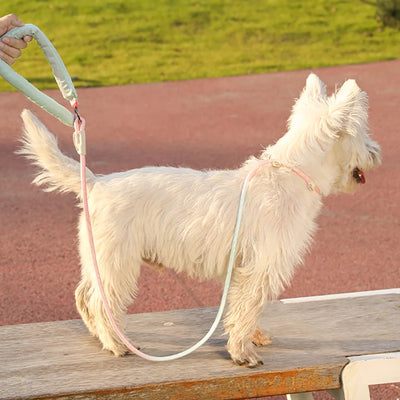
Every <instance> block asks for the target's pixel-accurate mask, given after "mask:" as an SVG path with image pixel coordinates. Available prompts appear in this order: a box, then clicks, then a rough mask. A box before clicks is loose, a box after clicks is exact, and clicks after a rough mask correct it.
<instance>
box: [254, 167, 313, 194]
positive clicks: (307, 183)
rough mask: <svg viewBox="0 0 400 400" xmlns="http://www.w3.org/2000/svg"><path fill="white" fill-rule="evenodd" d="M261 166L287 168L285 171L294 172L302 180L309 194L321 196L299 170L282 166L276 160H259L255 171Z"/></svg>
mask: <svg viewBox="0 0 400 400" xmlns="http://www.w3.org/2000/svg"><path fill="white" fill-rule="evenodd" d="M263 165H271V166H272V167H273V168H287V169H289V170H291V171H292V172H294V173H295V174H296V175H297V176H299V177H300V178H301V179H303V181H304V182H305V183H306V187H307V189H308V190H310V191H311V192H315V193H317V194H321V191H320V190H319V187H318V186H317V185H316V184H315V183H314V182H313V180H312V179H311V178H310V177H309V176H308V175H307V174H305V173H304V172H303V171H302V170H301V169H299V168H297V167H289V166H287V165H283V164H282V163H280V162H279V161H277V160H261V161H260V164H259V165H258V167H257V168H256V169H258V168H260V167H262V166H263ZM254 172H255V171H254Z"/></svg>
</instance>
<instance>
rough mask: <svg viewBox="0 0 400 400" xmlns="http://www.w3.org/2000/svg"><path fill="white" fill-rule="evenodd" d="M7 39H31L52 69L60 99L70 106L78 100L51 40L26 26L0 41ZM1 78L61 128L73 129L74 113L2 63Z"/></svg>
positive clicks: (13, 31) (15, 29)
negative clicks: (60, 123)
mask: <svg viewBox="0 0 400 400" xmlns="http://www.w3.org/2000/svg"><path fill="white" fill-rule="evenodd" d="M6 36H9V37H12V38H15V39H22V38H23V37H24V36H32V37H33V38H34V39H36V41H37V43H38V44H39V46H40V48H41V49H42V51H43V53H44V55H45V56H46V58H47V60H48V61H49V63H50V65H51V68H52V69H53V74H54V78H55V80H56V82H57V84H58V87H59V88H60V91H61V93H62V95H63V97H64V98H65V99H66V100H68V101H69V102H71V104H73V102H74V101H76V99H77V98H78V96H77V94H76V91H75V87H74V85H73V83H72V80H71V77H70V76H69V74H68V71H67V69H66V68H65V65H64V63H63V61H62V59H61V57H60V56H59V55H58V53H57V50H56V49H55V48H54V46H53V45H52V43H51V42H50V40H49V39H48V38H47V37H46V35H45V34H44V33H43V32H42V31H41V30H40V29H39V28H38V27H37V26H35V25H32V24H26V25H24V26H21V27H19V28H14V29H12V30H11V31H9V32H7V33H6V34H5V35H3V36H2V37H0V41H1V40H2V39H3V38H4V37H6ZM0 75H1V76H2V77H3V78H4V79H5V80H6V81H8V82H9V83H10V84H11V85H12V86H14V87H15V88H16V89H18V90H19V91H20V92H22V93H23V94H24V95H25V96H26V97H28V98H29V99H30V100H31V101H33V102H34V103H36V104H37V105H39V106H40V107H42V108H43V109H45V110H46V111H47V112H49V113H50V114H52V115H54V116H55V117H56V118H58V119H59V120H60V121H61V122H62V123H63V124H65V125H67V126H71V127H73V126H74V120H75V115H74V114H73V113H71V112H70V111H69V110H67V109H66V108H65V107H63V106H62V105H60V104H59V103H57V102H56V101H55V100H54V99H52V98H51V97H49V96H47V95H46V94H44V93H42V92H41V91H40V90H38V89H37V88H36V87H35V86H33V85H32V84H31V83H30V82H28V81H27V80H26V79H25V78H23V77H22V76H21V75H19V74H18V73H16V72H15V71H14V70H13V69H12V68H11V67H10V66H9V65H8V64H7V63H6V62H5V61H3V60H1V59H0Z"/></svg>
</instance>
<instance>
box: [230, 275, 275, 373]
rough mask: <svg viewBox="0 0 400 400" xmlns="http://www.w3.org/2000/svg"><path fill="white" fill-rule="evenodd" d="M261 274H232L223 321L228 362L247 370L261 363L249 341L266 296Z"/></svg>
mask: <svg viewBox="0 0 400 400" xmlns="http://www.w3.org/2000/svg"><path fill="white" fill-rule="evenodd" d="M263 275H264V274H256V273H255V274H248V273H243V272H242V271H238V270H236V271H235V274H234V276H233V279H232V286H231V289H230V290H229V309H228V313H227V315H226V317H225V320H224V325H225V331H226V333H227V334H228V335H229V339H228V345H227V348H228V351H229V353H230V355H231V357H232V360H233V361H234V362H235V363H237V364H239V365H243V364H246V365H247V366H248V367H250V368H252V367H256V366H257V365H259V364H262V361H261V359H260V358H259V357H258V355H257V352H256V350H255V346H254V344H253V340H252V339H253V334H254V332H255V331H256V328H257V322H258V318H259V316H260V313H261V311H262V308H263V305H264V302H265V299H266V294H267V285H268V279H267V278H266V277H265V276H263Z"/></svg>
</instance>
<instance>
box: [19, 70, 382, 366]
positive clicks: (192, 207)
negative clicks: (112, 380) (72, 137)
mask: <svg viewBox="0 0 400 400" xmlns="http://www.w3.org/2000/svg"><path fill="white" fill-rule="evenodd" d="M367 111H368V104H367V96H366V94H365V93H364V92H362V91H361V90H360V89H359V88H358V86H357V84H356V83H355V81H353V80H348V81H346V82H345V83H344V85H343V86H342V87H341V89H340V90H339V91H338V92H337V93H335V94H333V95H332V96H330V97H327V95H326V91H325V85H324V84H323V83H322V82H321V81H320V80H319V78H318V77H317V76H316V75H314V74H311V75H310V76H309V77H308V79H307V84H306V87H305V89H304V90H303V92H302V94H301V96H300V98H299V99H298V100H297V102H296V104H295V106H294V108H293V113H292V115H291V117H290V120H289V127H288V132H287V133H286V134H285V135H284V136H283V137H282V138H281V139H280V140H279V141H278V142H277V143H276V144H275V145H273V146H270V147H268V148H266V150H265V151H264V152H263V153H262V154H261V157H260V159H266V158H273V159H276V160H278V161H280V162H281V163H282V164H284V165H287V166H296V167H298V168H300V169H302V170H303V171H304V172H305V173H306V174H307V175H308V176H309V177H310V178H311V179H312V180H313V181H314V182H315V183H316V184H317V185H318V187H319V188H320V190H321V193H322V196H327V195H329V194H330V193H332V192H334V191H338V190H339V191H354V190H355V188H356V187H357V186H358V183H357V182H356V181H355V179H354V177H353V176H352V174H353V170H354V168H355V167H358V168H359V169H361V170H368V169H370V168H372V167H374V166H376V165H378V164H379V163H380V148H379V145H378V144H377V143H375V142H373V141H372V140H371V139H370V137H369V134H368V130H367ZM22 118H23V120H24V123H25V135H24V138H23V147H22V148H21V149H20V150H19V153H20V154H24V155H26V156H27V157H29V158H30V159H32V160H33V161H34V163H35V164H36V165H38V166H39V167H40V172H39V174H38V175H37V177H36V179H35V181H34V182H35V183H36V184H38V185H41V184H44V185H46V187H47V190H55V189H58V190H61V191H72V192H75V193H76V194H77V195H78V197H79V196H80V187H79V165H78V163H77V162H76V161H74V160H72V159H70V158H68V157H66V156H65V155H63V154H62V153H61V152H60V150H59V149H58V147H57V143H56V141H55V138H54V137H53V136H52V135H51V134H50V133H49V132H48V131H47V129H46V128H45V127H44V126H43V125H42V124H41V123H40V122H39V121H38V120H37V119H36V118H35V117H34V116H33V115H32V114H31V113H30V112H29V111H24V112H23V113H22ZM258 162H259V159H257V158H255V157H252V158H250V159H249V160H248V161H246V162H245V163H244V164H243V166H242V167H241V168H239V169H237V170H223V171H195V170H192V169H188V168H172V167H146V168H141V169H135V170H131V171H127V172H121V173H113V174H110V175H106V176H96V175H94V174H93V173H91V172H90V171H88V196H89V206H90V211H91V220H92V225H93V234H94V239H95V243H96V251H97V257H98V263H99V268H100V272H101V275H102V279H103V282H104V286H105V291H106V294H107V296H108V299H109V301H110V303H111V307H112V311H113V313H114V316H115V319H116V321H117V322H118V324H119V325H120V326H121V327H123V324H124V316H125V313H126V309H127V307H128V305H129V304H130V303H131V302H132V301H133V299H134V297H135V296H136V292H137V280H138V277H139V273H140V266H141V264H143V263H147V264H149V265H151V266H156V267H161V266H166V267H169V268H173V269H174V270H176V271H177V272H181V271H185V272H186V273H187V274H188V275H190V276H195V277H200V278H202V279H210V278H213V279H217V280H220V281H222V280H223V279H224V276H225V273H226V268H227V260H228V255H229V251H230V246H231V241H232V235H233V229H234V223H235V218H236V212H237V208H238V199H239V195H240V190H241V186H242V183H243V181H244V179H245V177H246V175H247V173H248V172H249V171H250V169H252V168H253V167H254V166H255V165H256V164H257V163H258ZM322 196H319V195H317V194H316V193H315V192H311V191H309V190H308V189H307V188H306V185H305V183H304V181H303V180H302V179H300V178H299V177H298V176H297V175H295V174H294V173H293V172H291V171H290V170H289V169H287V168H284V167H282V168H273V167H264V168H262V169H260V170H259V171H258V172H257V173H256V175H255V176H254V178H253V179H252V181H251V183H250V185H249V188H248V194H247V200H246V204H245V211H244V216H243V222H242V228H241V231H240V235H239V242H238V252H237V259H236V262H235V267H234V273H233V278H232V284H231V288H230V290H229V309H228V312H227V314H226V317H225V320H224V323H225V329H226V332H227V334H228V335H229V339H228V351H229V352H230V354H231V356H232V359H233V360H234V361H235V362H237V363H238V364H243V363H245V364H247V365H248V366H255V365H257V364H258V363H259V362H260V360H259V358H258V356H257V354H256V351H255V347H254V344H253V343H252V342H254V343H255V344H257V345H262V344H267V343H268V338H267V337H266V336H263V335H262V333H261V332H260V331H259V330H258V329H257V320H258V317H259V314H260V312H261V310H262V307H263V305H264V303H265V301H266V300H268V299H274V298H276V297H277V296H278V295H279V294H280V292H281V291H282V289H283V288H284V286H285V285H287V284H289V282H290V280H291V278H292V275H293V271H294V268H295V266H296V265H298V264H300V263H301V261H302V258H303V255H304V253H305V252H306V250H307V249H308V247H309V245H310V242H311V237H312V234H313V232H314V230H315V222H314V221H315V218H316V216H317V215H318V213H319V212H320V209H321V205H322ZM79 244H80V245H79V250H80V255H81V263H82V280H81V282H80V284H79V286H78V288H77V289H76V302H77V307H78V310H79V312H80V314H81V316H82V318H83V320H84V321H85V323H86V325H87V326H88V328H89V329H90V331H91V332H92V334H93V335H95V336H97V337H98V338H99V339H100V341H101V342H102V344H103V346H104V348H106V349H109V350H111V351H112V352H113V353H114V354H116V355H122V354H124V353H125V352H126V349H125V347H124V345H123V344H122V343H121V342H120V341H119V339H118V338H117V337H116V335H115V333H114V332H113V330H112V328H111V326H110V324H109V322H108V319H107V317H106V315H105V312H104V308H103V305H102V301H101V298H100V294H99V290H98V289H97V284H96V280H95V277H94V272H93V268H92V260H91V255H90V249H89V244H88V238H87V235H86V229H85V220H84V217H83V216H82V217H81V220H80V225H79Z"/></svg>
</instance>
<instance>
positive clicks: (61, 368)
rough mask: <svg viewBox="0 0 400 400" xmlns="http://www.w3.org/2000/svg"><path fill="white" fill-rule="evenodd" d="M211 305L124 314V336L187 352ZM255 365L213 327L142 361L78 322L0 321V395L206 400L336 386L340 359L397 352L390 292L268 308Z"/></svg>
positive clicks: (396, 311)
mask: <svg viewBox="0 0 400 400" xmlns="http://www.w3.org/2000/svg"><path fill="white" fill-rule="evenodd" d="M215 312H216V310H215V308H208V309H196V310H179V311H168V312H161V313H151V314H137V315H131V316H129V322H128V329H127V331H128V336H129V337H130V338H131V340H132V341H133V342H135V343H138V344H140V346H141V349H142V350H143V351H145V352H148V353H150V354H157V355H165V354H170V353H173V352H176V351H181V350H183V349H184V348H187V347H188V346H190V345H191V344H193V343H194V342H195V341H196V340H198V339H199V338H200V337H201V336H202V335H203V334H204V333H205V332H206V331H207V329H208V327H209V326H210V324H211V323H212V320H213V318H214V315H215ZM261 327H262V329H263V330H265V331H268V332H269V333H270V334H271V335H272V337H273V342H272V345H271V346H269V347H266V348H263V349H261V350H260V355H261V356H262V357H263V360H264V365H263V366H260V367H259V368H256V369H253V370H250V369H247V368H243V367H238V366H236V365H234V364H233V363H232V362H231V360H230V359H229V355H228V353H227V352H226V350H225V344H226V337H224V336H223V334H222V328H221V327H220V328H219V329H218V331H217V332H216V334H215V335H214V336H213V337H212V338H211V339H210V341H209V342H207V343H206V344H205V345H204V346H203V347H202V348H201V349H199V350H198V351H196V352H195V353H192V354H191V355H190V356H188V357H185V358H183V359H180V360H177V361H172V362H166V363H151V362H148V361H145V360H142V359H139V358H138V357H136V356H127V357H123V358H116V357H114V356H111V355H110V354H109V353H108V352H106V351H103V350H101V346H100V345H99V343H98V341H97V340H96V339H94V338H92V337H91V336H90V335H89V334H88V332H87V330H86V328H85V327H84V325H83V324H82V322H81V321H80V320H73V321H58V322H51V323H38V324H26V325H15V326H5V327H0V360H1V363H0V399H38V398H41V399H53V398H57V399H83V398H84V399H124V400H125V399H128V400H129V399H133V398H135V399H145V398H147V399H148V398H152V399H165V398H169V399H192V398H193V399H210V398H216V399H219V398H232V399H241V398H249V397H260V396H270V395H277V394H285V393H294V392H296V391H297V392H301V391H314V390H323V389H335V388H338V387H340V380H339V377H340V371H341V369H342V368H343V367H344V365H345V364H346V363H347V359H346V356H352V355H353V356H354V355H361V354H369V353H377V352H393V351H399V350H400V337H399V335H398V332H399V331H400V295H399V294H393V295H383V296H373V297H371V298H369V297H363V298H356V299H341V300H329V301H323V302H316V303H313V302H310V303H301V304H281V303H279V302H275V303H272V304H270V305H268V306H267V307H266V309H265V311H264V313H263V316H262V319H261Z"/></svg>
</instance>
